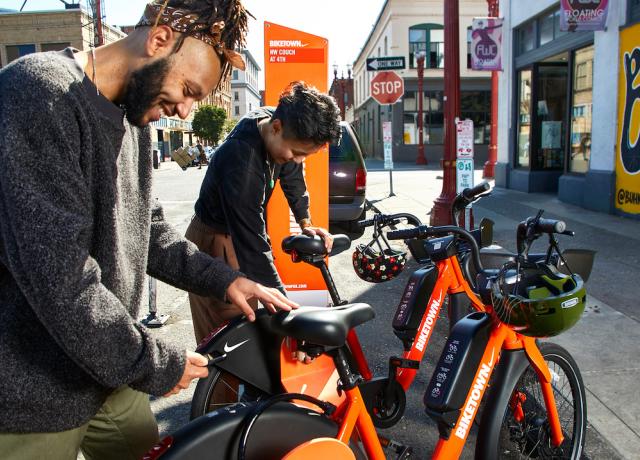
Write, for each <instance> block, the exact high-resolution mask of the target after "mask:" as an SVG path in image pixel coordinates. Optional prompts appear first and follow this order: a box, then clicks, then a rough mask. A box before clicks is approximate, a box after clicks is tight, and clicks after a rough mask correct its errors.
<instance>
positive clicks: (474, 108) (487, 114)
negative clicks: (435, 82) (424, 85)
mask: <svg viewBox="0 0 640 460" xmlns="http://www.w3.org/2000/svg"><path fill="white" fill-rule="evenodd" d="M442 95H443V93H442V91H425V92H424V99H423V102H422V107H423V109H422V110H423V112H424V113H423V128H422V129H423V142H424V143H425V144H442V143H444V113H443V110H444V109H443V104H442V99H443V97H442ZM403 104H404V117H403V120H404V136H403V139H404V143H405V144H408V145H413V144H417V143H418V100H417V92H416V91H407V92H406V93H405V95H404V97H403ZM460 112H461V113H460V116H461V118H462V119H465V118H469V119H471V120H473V124H474V141H475V143H476V144H487V143H489V132H490V130H491V92H490V91H462V92H461V94H460Z"/></svg>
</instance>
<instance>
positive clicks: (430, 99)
mask: <svg viewBox="0 0 640 460" xmlns="http://www.w3.org/2000/svg"><path fill="white" fill-rule="evenodd" d="M487 8H488V7H487V2H486V0H460V6H459V9H460V22H459V28H460V54H459V59H460V77H461V104H460V105H461V106H460V109H461V114H460V115H461V118H470V119H472V120H473V121H474V126H475V143H476V146H475V156H476V164H477V165H482V164H483V163H484V161H485V160H486V157H487V148H488V144H489V138H490V128H491V120H490V115H491V110H490V107H491V79H490V74H489V73H488V72H477V71H473V70H471V63H470V56H469V40H470V35H471V34H470V31H471V22H472V19H473V18H474V17H482V16H487ZM420 52H423V53H426V56H425V64H424V66H425V67H424V79H423V94H422V97H423V133H424V145H425V155H426V157H427V161H428V162H429V163H431V164H438V163H439V161H440V159H441V158H442V156H443V142H444V103H445V101H444V2H443V0H439V1H434V0H387V1H386V2H385V3H384V6H383V7H382V10H381V12H380V15H379V16H378V19H377V20H376V23H375V26H374V28H373V30H372V31H371V34H370V35H369V37H368V39H367V41H366V42H365V44H364V46H363V48H362V50H361V52H360V54H359V55H358V57H357V59H356V60H355V62H354V64H353V79H354V101H355V102H354V110H353V117H354V121H353V124H354V126H355V127H356V129H357V131H358V134H359V136H360V139H361V141H362V143H363V147H364V149H365V151H366V152H367V154H368V155H370V156H372V157H375V158H382V157H383V141H382V122H383V121H391V122H392V130H393V131H392V132H393V158H394V161H415V160H416V156H417V152H418V125H419V123H418V114H419V110H418V108H419V104H418V102H419V99H418V97H419V96H418V94H417V93H418V72H417V54H418V53H420ZM398 56H403V57H404V58H405V62H406V68H405V69H403V70H398V71H397V73H398V74H399V75H400V76H401V77H402V78H403V79H404V90H405V92H404V97H402V99H401V100H400V101H399V102H397V103H396V104H393V105H387V106H381V105H379V104H378V103H377V102H376V101H375V100H374V99H373V98H372V97H371V90H370V87H371V79H372V78H373V77H374V76H375V72H371V71H367V68H366V61H367V58H374V57H398Z"/></svg>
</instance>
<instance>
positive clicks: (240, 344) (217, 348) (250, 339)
mask: <svg viewBox="0 0 640 460" xmlns="http://www.w3.org/2000/svg"><path fill="white" fill-rule="evenodd" d="M282 340H283V338H282V337H281V336H279V335H277V334H276V333H275V332H274V331H273V330H272V328H271V321H270V315H269V313H268V312H267V311H266V310H265V309H260V310H258V311H256V320H255V321H254V322H250V321H248V320H247V319H246V318H239V319H235V320H233V321H232V322H231V323H229V324H228V325H227V326H226V327H224V328H223V329H221V330H220V331H218V333H217V334H215V335H214V336H213V337H212V338H211V339H209V341H208V342H205V343H203V344H202V345H201V346H199V347H198V349H197V351H198V353H202V354H204V355H209V356H211V357H214V358H215V357H218V356H225V358H224V359H222V360H220V361H219V362H217V363H216V364H215V366H216V367H218V368H219V369H222V370H225V371H227V372H229V373H230V374H233V375H235V376H236V377H238V378H240V379H241V380H243V381H245V382H248V383H250V384H251V385H253V386H255V387H257V388H258V389H260V390H262V391H264V392H266V393H269V394H275V393H279V392H281V388H282V385H281V380H280V345H281V343H282Z"/></svg>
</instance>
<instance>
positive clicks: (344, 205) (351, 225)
mask: <svg viewBox="0 0 640 460" xmlns="http://www.w3.org/2000/svg"><path fill="white" fill-rule="evenodd" d="M340 126H341V127H342V139H341V141H340V143H339V145H330V146H329V224H330V225H331V226H336V225H337V226H340V227H342V228H345V229H346V230H347V231H348V232H351V233H356V234H361V230H360V229H359V227H358V226H357V222H358V221H359V220H362V219H364V218H365V191H366V189H367V168H366V167H365V164H364V157H365V155H364V152H363V149H362V146H361V144H360V141H359V139H358V137H357V135H356V133H355V131H354V130H353V128H352V127H351V125H349V123H347V122H344V121H343V122H341V123H340Z"/></svg>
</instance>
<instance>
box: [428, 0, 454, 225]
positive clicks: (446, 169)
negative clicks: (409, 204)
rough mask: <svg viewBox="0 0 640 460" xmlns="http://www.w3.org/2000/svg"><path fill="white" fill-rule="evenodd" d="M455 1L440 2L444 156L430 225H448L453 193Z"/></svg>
mask: <svg viewBox="0 0 640 460" xmlns="http://www.w3.org/2000/svg"><path fill="white" fill-rule="evenodd" d="M458 11H459V10H458V0H446V1H445V2H444V97H445V101H444V158H443V159H442V172H443V174H442V175H443V181H442V193H441V194H440V196H439V197H438V198H436V200H435V202H434V203H433V208H432V209H431V225H448V224H451V223H452V222H451V205H452V203H453V199H454V198H455V196H456V124H455V119H456V117H459V116H460V55H459V54H458V53H459V52H460V47H459V45H460V39H459V37H458V31H459V25H458V19H459V18H458Z"/></svg>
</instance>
